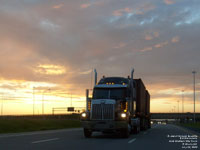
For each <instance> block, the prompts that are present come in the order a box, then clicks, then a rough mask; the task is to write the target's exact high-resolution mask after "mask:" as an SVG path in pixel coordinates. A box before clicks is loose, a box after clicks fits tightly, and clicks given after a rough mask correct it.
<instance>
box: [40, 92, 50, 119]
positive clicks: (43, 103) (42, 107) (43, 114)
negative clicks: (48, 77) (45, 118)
mask: <svg viewBox="0 0 200 150" xmlns="http://www.w3.org/2000/svg"><path fill="white" fill-rule="evenodd" d="M47 90H49V91H50V90H51V89H47ZM45 91H46V90H44V91H43V93H42V114H43V115H44V92H45Z"/></svg>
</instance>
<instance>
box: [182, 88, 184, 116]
mask: <svg viewBox="0 0 200 150" xmlns="http://www.w3.org/2000/svg"><path fill="white" fill-rule="evenodd" d="M182 113H184V90H182Z"/></svg>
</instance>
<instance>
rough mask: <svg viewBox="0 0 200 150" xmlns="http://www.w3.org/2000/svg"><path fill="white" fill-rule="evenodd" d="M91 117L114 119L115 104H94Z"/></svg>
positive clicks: (95, 118) (94, 118)
mask: <svg viewBox="0 0 200 150" xmlns="http://www.w3.org/2000/svg"><path fill="white" fill-rule="evenodd" d="M91 119H93V120H113V119H114V105H113V104H93V105H92V115H91Z"/></svg>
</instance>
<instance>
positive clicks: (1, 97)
mask: <svg viewBox="0 0 200 150" xmlns="http://www.w3.org/2000/svg"><path fill="white" fill-rule="evenodd" d="M3 98H4V97H3V94H2V95H1V116H3Z"/></svg>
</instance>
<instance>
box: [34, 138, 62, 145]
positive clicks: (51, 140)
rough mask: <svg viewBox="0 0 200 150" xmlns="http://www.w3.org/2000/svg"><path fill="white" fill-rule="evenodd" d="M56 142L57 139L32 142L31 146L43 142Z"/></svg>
mask: <svg viewBox="0 0 200 150" xmlns="http://www.w3.org/2000/svg"><path fill="white" fill-rule="evenodd" d="M56 140H59V138H54V139H46V140H40V141H34V142H32V144H37V143H43V142H50V141H56Z"/></svg>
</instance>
